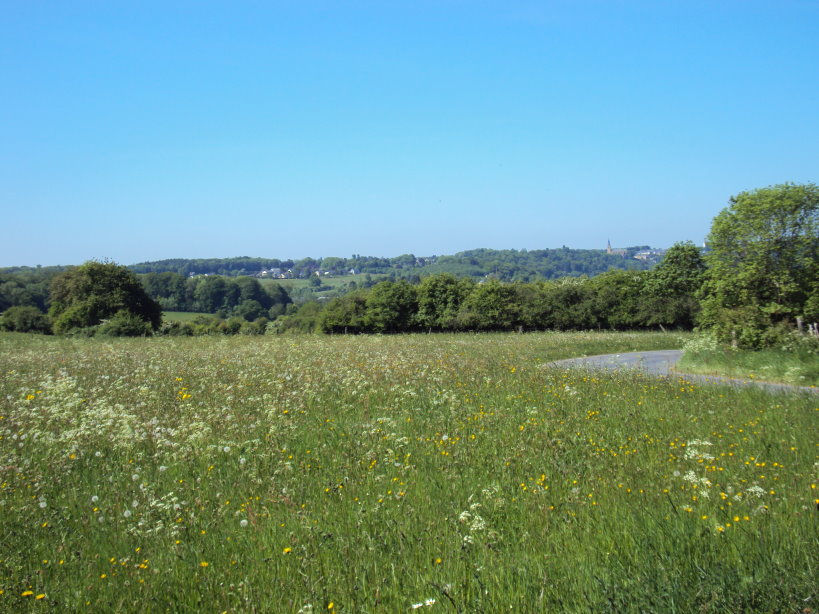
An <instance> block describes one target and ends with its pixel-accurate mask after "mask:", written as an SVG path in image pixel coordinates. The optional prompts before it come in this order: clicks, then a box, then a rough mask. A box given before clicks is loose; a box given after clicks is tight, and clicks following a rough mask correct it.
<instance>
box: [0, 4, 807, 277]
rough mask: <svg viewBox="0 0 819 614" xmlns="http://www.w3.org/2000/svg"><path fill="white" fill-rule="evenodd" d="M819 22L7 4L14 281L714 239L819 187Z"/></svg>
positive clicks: (635, 11)
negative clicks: (237, 262)
mask: <svg viewBox="0 0 819 614" xmlns="http://www.w3.org/2000/svg"><path fill="white" fill-rule="evenodd" d="M817 24H819V3H817V2H815V1H813V0H811V1H795V0H794V1H787V0H784V1H781V2H778V3H773V2H770V1H764V2H763V1H754V0H742V1H731V0H726V1H724V2H713V0H708V1H698V0H686V1H679V2H676V1H670V0H663V1H661V0H647V1H644V2H638V1H627V0H623V1H617V0H605V1H604V0H601V1H583V0H575V1H566V2H550V1H541V2H535V1H528V0H505V1H493V0H474V1H467V0H437V1H434V2H433V1H427V0H412V1H411V2H410V1H398V0H392V1H386V0H385V1H374V0H373V1H359V0H343V1H342V0H335V1H321V2H320V1H313V0H298V1H296V0H293V1H289V2H276V1H265V2H262V1H259V2H240V1H239V2H206V1H193V0H191V1H189V2H175V1H172V0H166V1H163V2H149V1H142V2H117V1H110V2H102V1H99V2H82V1H80V0H72V1H71V2H65V1H61V2H47V1H37V2H32V1H31V0H21V1H8V0H7V1H6V2H4V3H3V19H2V20H0V79H1V80H0V88H2V90H0V91H2V95H0V116H1V117H2V120H0V206H2V218H1V219H2V225H0V266H10V265H23V264H26V265H34V264H43V265H48V264H79V263H81V262H83V261H85V260H88V259H91V258H96V259H103V258H109V259H112V260H115V261H117V262H120V263H123V264H130V263H134V262H139V261H145V260H157V259H162V258H172V257H187V258H198V257H229V256H240V255H246V256H264V257H271V258H302V257H305V256H312V257H323V256H349V255H351V254H353V253H356V254H364V255H378V256H396V255H399V254H402V253H414V254H416V255H419V256H428V255H433V254H447V253H454V252H456V251H460V250H464V249H470V248H477V247H489V248H497V249H507V248H514V249H523V248H526V249H538V248H549V247H560V246H561V245H567V246H569V247H577V248H599V247H604V246H605V243H606V240H607V239H609V238H610V239H611V241H612V243H613V244H614V245H615V246H626V245H642V244H651V245H653V246H656V247H667V246H669V245H671V244H673V243H674V242H676V241H680V240H689V239H690V240H693V241H695V242H697V243H699V242H701V241H702V239H703V237H704V236H705V235H706V234H707V232H708V229H709V227H710V223H711V220H712V218H713V217H714V216H715V215H716V214H717V213H718V212H719V211H720V209H722V208H723V207H725V206H726V204H727V200H728V198H729V197H730V196H731V195H733V194H736V193H738V192H741V191H744V190H750V189H754V188H758V187H764V186H767V185H771V184H776V183H782V182H786V181H792V182H797V183H803V182H816V181H817V180H818V179H819V178H817V169H819V112H818V111H817V110H818V109H819V79H817V76H819V36H818V35H817Z"/></svg>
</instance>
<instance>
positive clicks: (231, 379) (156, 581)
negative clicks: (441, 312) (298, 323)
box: [0, 333, 819, 612]
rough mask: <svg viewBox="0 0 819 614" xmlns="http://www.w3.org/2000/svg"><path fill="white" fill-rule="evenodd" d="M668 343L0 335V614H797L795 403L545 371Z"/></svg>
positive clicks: (801, 400)
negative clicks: (436, 613)
mask: <svg viewBox="0 0 819 614" xmlns="http://www.w3.org/2000/svg"><path fill="white" fill-rule="evenodd" d="M680 343H681V338H680V337H679V336H673V335H667V336H664V335H648V334H641V335H638V334H591V333H582V334H581V333H576V334H545V333H544V334H526V335H512V334H508V335H411V336H395V337H379V336H359V337H320V336H305V337H292V338H271V337H260V338H249V337H241V336H240V337H226V338H222V337H217V338H212V337H211V338H184V339H179V338H176V339H168V338H157V339H134V340H97V339H84V340H72V339H59V338H43V337H37V336H24V335H10V334H9V335H2V336H0V373H2V374H3V375H2V388H1V389H0V416H2V418H0V436H2V439H0V454H1V455H2V456H0V544H2V546H0V583H1V585H0V589H2V591H3V593H2V594H0V606H2V608H3V610H4V611H29V610H32V611H33V610H38V609H39V610H42V611H49V610H51V611H57V610H58V611H80V610H82V611H101V610H105V611H136V610H144V609H146V608H147V609H149V610H150V609H153V610H155V611H175V612H186V611H189V612H198V611H218V612H222V611H230V612H252V611H276V612H279V611H281V612H299V611H301V612H308V611H312V612H320V611H331V612H332V611H336V612H340V611H345V612H402V611H412V608H413V606H418V608H417V609H422V610H424V611H426V609H430V610H434V609H435V608H437V609H439V610H441V611H446V610H452V611H462V612H475V611H486V612H494V611H500V610H505V611H509V610H510V609H511V610H512V611H595V612H599V611H612V610H623V611H669V610H676V611H699V610H701V611H754V610H758V611H788V610H802V609H804V608H812V609H815V608H816V606H817V604H816V597H815V587H814V584H815V582H814V580H815V578H814V576H815V568H816V564H817V552H818V551H819V549H817V537H816V536H817V531H816V529H817V527H816V512H815V509H816V504H817V501H816V499H817V494H816V493H817V491H816V482H817V479H816V478H817V476H816V466H815V464H814V463H816V461H817V457H816V441H815V436H814V433H815V424H816V411H817V400H816V398H812V397H808V396H805V395H802V396H799V395H783V394H777V395H770V394H768V393H765V392H764V391H760V390H751V389H749V390H733V389H730V388H724V387H708V386H706V387H701V386H699V385H695V384H692V383H690V382H686V381H684V380H679V379H670V380H662V379H652V378H649V377H647V376H641V375H639V374H635V373H629V374H623V375H617V374H611V373H605V374H592V373H584V372H582V371H581V372H578V371H562V370H554V369H551V368H548V367H546V366H545V363H546V362H548V361H550V360H556V359H559V358H564V357H567V356H570V355H582V354H592V353H600V352H622V351H627V350H632V349H637V350H640V349H652V348H655V347H674V346H677V347H678V346H679V345H680ZM40 596H41V597H40ZM37 597H40V599H37ZM146 604H147V605H146Z"/></svg>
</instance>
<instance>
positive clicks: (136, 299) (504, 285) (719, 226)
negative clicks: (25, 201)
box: [0, 183, 819, 348]
mask: <svg viewBox="0 0 819 614" xmlns="http://www.w3.org/2000/svg"><path fill="white" fill-rule="evenodd" d="M708 241H709V249H708V251H707V252H705V253H703V252H702V251H701V250H700V249H699V248H697V247H696V246H694V245H693V244H692V243H678V244H676V245H674V246H673V247H672V248H671V249H669V250H668V252H667V254H666V255H665V258H664V259H663V260H662V261H661V262H660V263H659V265H657V266H656V267H655V268H654V269H652V270H650V271H628V270H626V271H624V270H609V271H608V272H606V273H603V274H601V275H597V276H594V277H587V276H582V277H565V278H562V279H560V280H543V279H541V280H539V281H528V282H526V281H509V282H507V281H501V280H500V279H498V278H497V277H495V276H492V277H486V278H484V279H482V280H481V281H480V282H476V281H475V279H473V278H472V277H469V276H466V277H457V276H455V275H453V274H451V273H448V272H441V273H436V274H431V275H428V276H425V277H423V278H422V279H418V283H416V284H412V283H409V282H408V281H407V280H406V279H394V280H393V279H391V280H388V281H382V282H380V283H376V284H375V285H373V286H372V287H371V288H363V289H355V290H354V291H352V292H350V293H348V294H345V295H343V296H338V297H336V298H333V299H331V300H328V301H326V302H324V303H322V302H319V301H313V302H309V303H306V304H304V305H302V306H301V307H300V308H298V309H296V308H295V306H293V305H292V301H291V299H290V297H289V295H288V294H287V292H286V291H285V290H284V289H283V288H281V287H278V286H273V287H271V288H268V289H265V288H263V287H262V286H261V284H260V283H259V282H258V280H256V279H253V278H249V277H238V278H224V277H221V276H201V277H194V278H185V277H184V276H182V275H180V274H178V273H173V272H164V273H156V272H155V273H148V274H146V275H144V276H142V279H141V280H140V279H139V278H138V277H137V275H136V274H135V273H134V272H133V271H132V270H129V269H128V268H126V267H121V266H119V265H116V264H114V263H107V262H105V263H101V262H94V261H92V262H87V263H85V264H84V265H82V266H80V267H74V268H70V269H67V270H63V271H40V270H35V269H26V270H24V271H15V272H13V273H8V272H4V271H0V308H2V309H3V310H4V311H3V313H2V316H0V328H2V329H6V330H16V331H37V332H50V331H51V330H53V331H54V332H56V333H82V334H97V333H100V334H110V335H133V334H146V335H147V334H151V333H152V332H156V331H158V330H160V326H161V323H162V311H163V309H167V310H186V311H200V312H205V313H215V314H217V315H218V316H219V317H218V318H216V319H213V318H211V319H207V318H205V319H204V320H203V321H202V322H200V323H199V324H197V326H198V328H194V327H193V326H190V327H188V328H186V329H184V330H183V328H184V327H181V326H180V327H178V329H179V330H177V331H176V332H180V333H181V334H187V333H189V332H196V331H197V330H198V331H200V332H201V331H204V332H261V330H262V329H265V330H268V329H269V330H272V331H275V332H287V331H308V332H313V331H318V332H324V333H400V332H409V331H422V330H425V331H430V332H431V331H490V330H543V329H554V330H569V329H585V330H588V329H594V328H600V329H603V328H605V329H639V328H649V327H672V328H692V327H694V326H698V327H699V328H700V329H701V330H704V331H708V332H709V333H710V334H712V335H714V337H716V338H717V339H718V340H719V341H721V342H724V343H730V344H731V345H732V346H734V347H743V348H760V347H767V346H772V345H777V344H782V343H783V341H787V340H788V339H789V338H791V337H792V336H793V335H794V334H796V335H798V336H800V338H815V339H817V340H819V324H817V323H818V322H819V188H817V186H816V185H815V184H802V185H799V184H790V183H788V184H781V185H777V186H770V187H767V188H761V189H758V190H753V191H749V192H743V193H740V194H739V195H737V196H735V197H732V198H731V199H730V200H729V206H728V207H726V208H725V209H723V211H721V212H720V214H719V215H718V216H717V217H716V218H715V219H714V221H713V224H712V227H711V233H710V235H709V239H708ZM407 265H409V259H407ZM46 307H47V308H48V314H47V315H46V314H45V313H44V309H45V308H46ZM226 317H232V318H233V321H232V323H229V322H230V320H228V322H225V323H224V324H221V323H219V322H220V321H222V320H224V318H226ZM268 318H275V320H274V322H273V323H271V324H268V322H267V320H268ZM243 322H244V324H243ZM251 322H253V326H251V325H250V323H251ZM216 329H218V330H216ZM817 343H819V341H818V342H817Z"/></svg>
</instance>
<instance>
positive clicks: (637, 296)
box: [273, 243, 705, 333]
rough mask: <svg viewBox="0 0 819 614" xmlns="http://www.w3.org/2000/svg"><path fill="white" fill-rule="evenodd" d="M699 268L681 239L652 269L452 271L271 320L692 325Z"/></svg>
mask: <svg viewBox="0 0 819 614" xmlns="http://www.w3.org/2000/svg"><path fill="white" fill-rule="evenodd" d="M704 274H705V263H704V261H703V258H702V254H701V251H700V249H699V248H697V247H696V246H694V245H693V244H691V243H681V244H678V245H675V246H674V247H672V248H671V249H670V250H669V251H668V253H667V255H666V257H665V259H664V260H663V261H662V262H661V263H660V264H659V265H658V266H657V267H656V268H655V269H654V270H652V271H617V270H613V271H609V272H607V273H603V274H602V275H598V276H596V277H580V278H570V277H567V278H564V279H561V280H556V281H548V280H544V281H538V282H531V283H525V282H503V281H500V280H498V279H494V278H490V279H486V280H484V281H481V282H477V283H476V282H475V281H473V280H472V279H471V278H468V277H460V278H459V277H456V276H454V275H452V274H449V273H439V274H435V275H430V276H428V277H425V278H423V279H422V280H421V282H420V283H419V284H416V285H413V284H410V283H409V282H407V281H405V280H398V281H382V282H380V283H377V284H375V285H374V286H373V287H372V288H369V289H362V290H357V291H354V292H351V293H348V294H346V295H344V296H340V297H336V298H334V299H331V300H329V301H327V302H326V304H320V303H318V302H314V303H307V304H305V305H303V306H301V308H300V309H299V310H298V311H297V312H296V313H293V314H290V315H286V316H284V317H282V318H279V319H278V320H277V321H276V322H275V323H274V325H273V326H274V328H275V329H276V330H278V331H282V332H284V331H291V330H298V331H318V332H324V333H403V332H412V331H428V332H438V331H512V330H588V329H595V328H605V329H616V330H622V329H640V328H657V327H669V328H688V329H690V328H691V327H693V325H694V322H695V321H696V318H697V316H698V313H699V309H700V307H699V302H698V301H697V299H696V294H697V292H698V291H699V288H700V287H701V285H702V283H703V278H704Z"/></svg>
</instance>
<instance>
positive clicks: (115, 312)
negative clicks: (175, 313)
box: [49, 260, 162, 333]
mask: <svg viewBox="0 0 819 614" xmlns="http://www.w3.org/2000/svg"><path fill="white" fill-rule="evenodd" d="M49 315H50V316H51V319H52V322H53V324H54V332H56V333H67V332H71V331H72V330H75V329H81V328H86V329H87V328H92V327H97V326H99V325H100V324H102V323H103V322H104V321H106V320H111V319H115V318H116V319H118V320H122V321H123V322H124V321H133V319H134V318H137V319H139V320H141V321H142V322H144V323H145V324H146V325H147V326H148V327H149V328H148V329H144V330H150V329H153V330H157V329H158V328H159V325H160V324H161V323H162V308H161V307H160V306H159V304H158V303H157V302H156V301H154V300H153V299H152V298H151V297H150V296H149V295H148V293H147V292H146V291H145V288H143V287H142V284H141V283H140V282H139V279H137V276H136V275H135V274H134V273H133V272H132V271H130V270H128V269H127V268H126V267H124V266H119V265H118V264H115V263H113V262H96V261H93V260H92V261H89V262H86V263H85V264H83V265H82V266H79V267H77V268H74V269H70V270H68V271H66V272H65V273H62V274H60V275H58V276H57V277H55V278H54V280H53V281H52V282H51V308H50V310H49ZM121 328H122V329H123V330H125V329H127V330H133V329H134V327H133V326H129V327H121Z"/></svg>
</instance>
